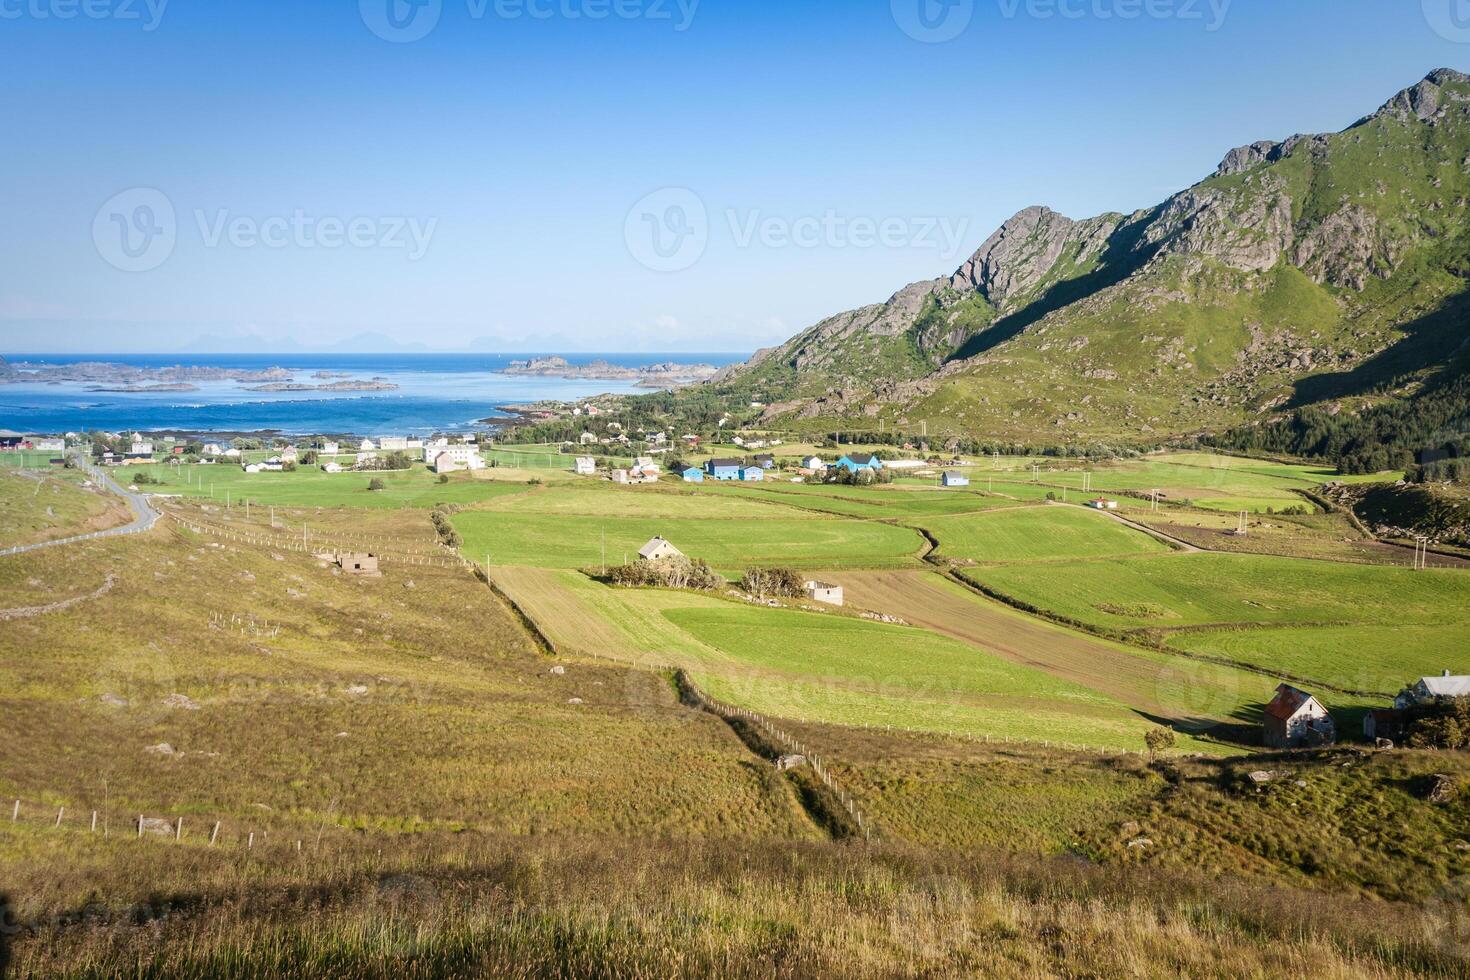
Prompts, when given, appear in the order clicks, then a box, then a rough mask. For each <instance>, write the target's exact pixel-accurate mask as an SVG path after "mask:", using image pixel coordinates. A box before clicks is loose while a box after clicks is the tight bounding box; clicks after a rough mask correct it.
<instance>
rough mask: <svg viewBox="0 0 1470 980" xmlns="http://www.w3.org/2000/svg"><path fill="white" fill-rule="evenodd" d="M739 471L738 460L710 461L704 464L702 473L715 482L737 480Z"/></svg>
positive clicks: (739, 477)
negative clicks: (712, 478)
mask: <svg viewBox="0 0 1470 980" xmlns="http://www.w3.org/2000/svg"><path fill="white" fill-rule="evenodd" d="M741 469H743V467H742V466H741V465H740V460H738V459H712V460H710V461H709V462H708V463H705V464H704V472H705V473H706V474H708V475H709V476H711V477H714V478H715V479H716V480H739V479H741V474H740V471H741Z"/></svg>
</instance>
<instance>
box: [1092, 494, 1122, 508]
mask: <svg viewBox="0 0 1470 980" xmlns="http://www.w3.org/2000/svg"><path fill="white" fill-rule="evenodd" d="M1087 506H1089V507H1091V508H1092V509H1093V510H1117V509H1118V502H1117V501H1116V500H1109V499H1108V498H1106V497H1098V498H1097V499H1096V500H1089V501H1088V502H1087Z"/></svg>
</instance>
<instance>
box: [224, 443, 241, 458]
mask: <svg viewBox="0 0 1470 980" xmlns="http://www.w3.org/2000/svg"><path fill="white" fill-rule="evenodd" d="M220 455H221V456H223V457H225V459H239V458H240V450H238V449H236V448H234V447H233V446H231V447H230V448H229V449H226V450H225V451H224V452H223V453H221V454H220Z"/></svg>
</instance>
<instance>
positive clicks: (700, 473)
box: [681, 466, 704, 483]
mask: <svg viewBox="0 0 1470 980" xmlns="http://www.w3.org/2000/svg"><path fill="white" fill-rule="evenodd" d="M681 475H682V476H683V477H684V482H685V483H703V482H704V470H702V469H700V468H699V467H698V466H691V467H689V468H688V469H687V470H685V471H684V472H683V474H681Z"/></svg>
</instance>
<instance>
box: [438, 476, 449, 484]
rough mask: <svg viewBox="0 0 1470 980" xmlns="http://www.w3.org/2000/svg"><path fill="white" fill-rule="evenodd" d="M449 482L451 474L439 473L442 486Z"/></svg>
mask: <svg viewBox="0 0 1470 980" xmlns="http://www.w3.org/2000/svg"><path fill="white" fill-rule="evenodd" d="M448 482H449V474H448V473H440V474H439V485H440V486H443V485H444V484H446V483H448Z"/></svg>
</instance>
